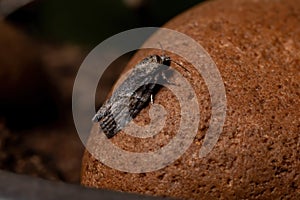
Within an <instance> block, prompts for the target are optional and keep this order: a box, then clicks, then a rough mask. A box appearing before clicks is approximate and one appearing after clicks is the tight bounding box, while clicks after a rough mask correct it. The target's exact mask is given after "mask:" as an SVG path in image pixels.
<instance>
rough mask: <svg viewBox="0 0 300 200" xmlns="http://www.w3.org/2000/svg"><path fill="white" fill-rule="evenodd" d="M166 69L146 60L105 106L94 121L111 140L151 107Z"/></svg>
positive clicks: (137, 66) (148, 59)
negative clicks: (148, 106)
mask: <svg viewBox="0 0 300 200" xmlns="http://www.w3.org/2000/svg"><path fill="white" fill-rule="evenodd" d="M165 69H166V67H165V66H164V65H162V64H160V63H158V62H156V61H155V60H153V57H147V58H145V59H144V60H143V61H142V62H140V63H139V64H137V65H136V67H135V68H134V69H133V71H132V72H131V73H130V75H129V76H128V77H127V79H126V80H125V81H124V82H123V83H122V84H121V85H120V86H119V87H118V88H117V89H116V90H115V91H114V92H113V94H112V96H111V97H110V98H109V99H108V100H107V101H106V102H105V103H104V104H103V106H102V107H101V108H100V109H99V111H98V112H97V114H96V115H95V116H94V118H93V121H94V122H99V124H100V127H101V129H102V130H103V132H104V133H105V134H106V136H107V137H108V138H111V137H113V136H114V135H115V134H117V133H118V132H119V131H120V130H122V129H123V128H124V127H125V126H126V125H127V124H128V123H129V122H130V121H131V120H132V119H133V118H134V117H136V115H137V114H138V113H139V112H140V111H141V109H143V108H144V107H145V106H146V105H147V104H148V102H149V100H150V96H151V94H153V93H154V92H155V91H156V89H158V88H159V86H158V85H156V84H155V83H156V81H157V79H158V78H159V76H160V75H161V74H162V70H165Z"/></svg>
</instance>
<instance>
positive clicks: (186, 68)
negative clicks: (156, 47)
mask: <svg viewBox="0 0 300 200" xmlns="http://www.w3.org/2000/svg"><path fill="white" fill-rule="evenodd" d="M171 62H173V63H175V64H176V65H178V66H180V67H182V68H183V69H184V70H185V71H187V72H190V71H189V70H188V69H187V68H185V67H184V66H183V65H182V64H180V63H178V62H176V61H174V60H171Z"/></svg>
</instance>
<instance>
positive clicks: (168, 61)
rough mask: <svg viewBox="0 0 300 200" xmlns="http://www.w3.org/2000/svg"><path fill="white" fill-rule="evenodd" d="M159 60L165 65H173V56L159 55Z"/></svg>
mask: <svg viewBox="0 0 300 200" xmlns="http://www.w3.org/2000/svg"><path fill="white" fill-rule="evenodd" d="M157 61H158V62H159V63H161V64H163V65H166V66H170V65H171V58H170V57H169V56H165V55H162V56H157Z"/></svg>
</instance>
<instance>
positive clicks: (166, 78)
mask: <svg viewBox="0 0 300 200" xmlns="http://www.w3.org/2000/svg"><path fill="white" fill-rule="evenodd" d="M161 77H162V79H163V80H164V81H165V83H167V84H169V85H174V86H179V85H178V84H176V83H174V82H171V81H170V78H168V77H170V75H169V74H166V73H165V72H162V73H161Z"/></svg>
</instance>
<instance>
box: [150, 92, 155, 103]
mask: <svg viewBox="0 0 300 200" xmlns="http://www.w3.org/2000/svg"><path fill="white" fill-rule="evenodd" d="M150 101H151V104H153V103H154V101H153V94H151V95H150Z"/></svg>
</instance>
